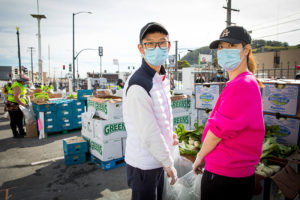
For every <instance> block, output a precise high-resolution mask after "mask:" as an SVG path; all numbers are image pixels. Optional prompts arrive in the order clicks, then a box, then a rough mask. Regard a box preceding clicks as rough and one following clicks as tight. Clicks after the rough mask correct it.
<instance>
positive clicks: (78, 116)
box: [73, 114, 82, 121]
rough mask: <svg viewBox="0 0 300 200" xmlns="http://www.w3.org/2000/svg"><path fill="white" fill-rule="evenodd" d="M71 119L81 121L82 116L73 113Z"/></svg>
mask: <svg viewBox="0 0 300 200" xmlns="http://www.w3.org/2000/svg"><path fill="white" fill-rule="evenodd" d="M73 120H74V121H81V120H82V118H81V114H76V115H75V114H73Z"/></svg>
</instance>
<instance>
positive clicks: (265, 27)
mask: <svg viewBox="0 0 300 200" xmlns="http://www.w3.org/2000/svg"><path fill="white" fill-rule="evenodd" d="M299 20H300V18H298V19H294V20H290V21H286V22H281V23H278V24H273V25H270V26H264V27H261V28H257V29H253V30H252V31H257V30H262V29H267V28H271V27H274V26H278V25H282V24H287V23H290V22H294V21H299Z"/></svg>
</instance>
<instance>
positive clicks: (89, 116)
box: [81, 96, 127, 169]
mask: <svg viewBox="0 0 300 200" xmlns="http://www.w3.org/2000/svg"><path fill="white" fill-rule="evenodd" d="M81 133H82V136H83V138H85V139H86V140H87V141H88V143H89V150H90V153H91V155H92V158H93V159H99V162H101V163H103V164H101V165H100V166H101V168H103V169H110V167H107V166H112V168H114V167H118V166H121V165H118V164H117V165H116V163H115V161H116V160H118V163H119V161H120V158H123V157H124V155H125V145H126V144H125V143H126V136H127V134H126V128H125V124H124V121H123V116H122V98H120V97H115V96H105V97H101V98H96V97H90V98H88V112H85V113H83V114H82V131H81ZM93 162H94V160H93Z"/></svg>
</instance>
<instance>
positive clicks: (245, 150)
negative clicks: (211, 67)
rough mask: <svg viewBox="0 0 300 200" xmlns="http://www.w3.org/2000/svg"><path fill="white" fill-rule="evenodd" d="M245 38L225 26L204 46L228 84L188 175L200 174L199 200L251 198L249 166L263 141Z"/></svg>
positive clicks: (242, 31) (257, 91)
mask: <svg viewBox="0 0 300 200" xmlns="http://www.w3.org/2000/svg"><path fill="white" fill-rule="evenodd" d="M250 43H251V37H250V35H249V34H248V32H247V31H246V30H245V29H244V28H243V27H239V26H230V27H227V28H226V29H225V30H224V31H223V32H222V33H221V36H220V39H219V40H216V41H214V42H212V43H211V44H210V48H211V49H216V48H217V49H218V51H217V55H218V63H219V65H220V66H221V67H222V68H224V69H225V70H226V71H228V74H229V79H230V80H229V81H228V82H227V84H226V87H225V88H224V89H223V91H222V93H221V95H220V97H219V99H218V101H217V103H216V106H215V107H214V109H213V111H212V113H211V114H210V117H209V119H208V121H207V124H206V127H205V129H204V132H203V137H202V142H203V145H202V148H201V150H200V152H199V153H198V155H197V159H196V161H195V163H194V172H195V173H196V174H199V173H202V171H201V166H202V165H203V164H204V161H205V170H204V172H203V177H202V183H201V200H214V199H230V200H234V199H237V200H247V199H249V200H250V199H251V198H252V194H253V190H254V184H255V165H257V164H258V162H259V160H260V156H261V152H262V145H263V140H264V134H265V129H264V121H263V111H262V102H261V94H260V89H259V87H262V86H263V85H262V83H261V82H259V81H258V80H257V79H256V78H255V76H254V73H255V69H256V64H255V62H254V59H253V56H252V51H251V45H250Z"/></svg>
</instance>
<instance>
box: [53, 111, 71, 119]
mask: <svg viewBox="0 0 300 200" xmlns="http://www.w3.org/2000/svg"><path fill="white" fill-rule="evenodd" d="M72 115H73V112H72V109H66V110H58V111H57V115H56V117H57V120H58V121H59V120H60V119H62V118H64V117H67V118H71V117H72Z"/></svg>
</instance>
